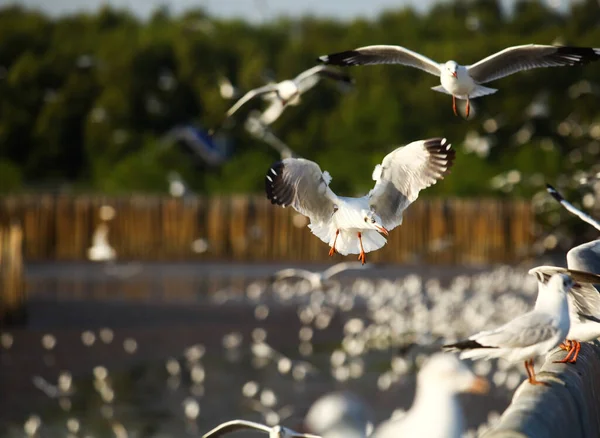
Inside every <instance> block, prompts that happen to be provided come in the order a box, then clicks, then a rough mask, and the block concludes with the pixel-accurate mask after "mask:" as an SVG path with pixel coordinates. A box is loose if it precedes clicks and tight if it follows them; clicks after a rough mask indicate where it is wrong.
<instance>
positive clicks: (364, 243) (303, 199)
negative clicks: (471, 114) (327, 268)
mask: <svg viewBox="0 0 600 438" xmlns="http://www.w3.org/2000/svg"><path fill="white" fill-rule="evenodd" d="M455 154H456V153H455V151H454V150H453V149H452V148H451V145H450V143H448V142H447V141H446V139H445V138H431V139H428V140H419V141H415V142H412V143H410V144H408V145H406V146H404V147H399V148H397V149H395V150H394V151H392V152H391V153H389V154H388V155H387V156H386V157H385V158H384V159H383V162H382V164H378V165H377V166H376V167H375V170H374V171H373V180H375V181H376V183H375V187H374V188H373V189H372V190H371V191H370V192H369V193H368V194H367V195H366V196H363V197H361V198H349V197H342V196H339V197H338V196H337V195H336V194H335V193H333V191H332V190H331V189H330V188H329V183H330V182H331V176H330V175H329V172H327V171H325V172H322V171H321V168H320V167H319V165H318V164H317V163H315V162H313V161H310V160H305V159H303V158H287V159H285V160H283V161H279V162H277V163H275V164H274V165H273V166H272V167H271V168H270V169H269V170H268V171H267V175H266V178H265V188H266V192H267V198H269V199H270V200H271V203H272V204H277V205H281V206H282V207H287V206H288V205H291V206H292V207H293V208H294V209H295V210H296V211H298V212H299V213H300V214H303V215H305V216H307V217H308V218H309V219H310V224H309V225H308V227H309V228H310V230H311V232H312V233H313V234H314V235H316V236H317V237H318V238H319V239H321V240H322V241H323V242H325V243H327V244H328V245H329V246H331V250H330V251H329V255H330V256H333V255H334V254H335V252H336V251H337V252H338V253H340V254H342V255H347V254H359V256H358V260H360V261H361V262H362V263H363V264H364V263H365V260H366V255H365V254H366V253H368V252H371V251H375V250H377V249H379V248H381V247H382V246H383V245H385V243H386V242H387V241H386V239H385V237H383V236H382V234H384V235H386V236H387V235H388V234H389V231H390V230H392V229H393V228H395V227H397V226H398V225H400V224H401V223H402V213H403V212H404V210H406V208H408V206H409V205H410V204H411V203H413V202H414V201H415V200H416V199H417V197H418V196H419V192H420V191H421V190H423V189H425V188H427V187H429V186H431V185H433V184H435V183H436V182H437V181H438V180H440V179H443V178H444V176H445V175H447V174H448V173H449V170H450V167H451V166H452V163H453V161H454V157H455Z"/></svg>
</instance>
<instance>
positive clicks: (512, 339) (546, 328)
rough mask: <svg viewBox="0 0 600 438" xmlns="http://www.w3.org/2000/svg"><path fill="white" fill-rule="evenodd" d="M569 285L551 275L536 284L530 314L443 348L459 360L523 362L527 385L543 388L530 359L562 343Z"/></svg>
mask: <svg viewBox="0 0 600 438" xmlns="http://www.w3.org/2000/svg"><path fill="white" fill-rule="evenodd" d="M573 285H574V282H573V280H572V279H571V277H569V276H568V275H565V274H557V275H554V276H552V278H550V280H549V281H548V283H547V284H543V283H538V297H537V301H536V302H535V307H534V309H533V310H532V311H530V312H528V313H525V314H524V315H521V316H518V317H517V318H515V319H513V320H512V321H510V322H508V323H506V324H504V325H503V326H501V327H499V328H497V329H495V330H487V331H483V332H480V333H477V334H475V335H473V336H471V337H470V338H469V339H468V340H466V341H461V342H457V343H456V344H452V345H445V346H444V348H445V349H450V350H459V351H461V354H460V357H461V359H465V358H471V359H480V358H485V359H492V358H497V357H502V358H504V359H506V360H507V361H508V362H511V363H514V362H518V361H524V362H525V369H526V370H527V375H528V376H529V383H531V384H532V385H546V383H544V382H540V381H539V380H537V379H536V378H535V370H534V368H533V359H534V358H535V357H536V356H540V355H542V354H546V353H548V352H549V351H550V350H552V349H553V348H554V347H556V346H558V345H560V344H561V342H562V341H563V340H565V339H566V337H567V334H568V333H569V328H570V320H569V305H568V300H567V292H569V290H570V289H571V288H572V287H573Z"/></svg>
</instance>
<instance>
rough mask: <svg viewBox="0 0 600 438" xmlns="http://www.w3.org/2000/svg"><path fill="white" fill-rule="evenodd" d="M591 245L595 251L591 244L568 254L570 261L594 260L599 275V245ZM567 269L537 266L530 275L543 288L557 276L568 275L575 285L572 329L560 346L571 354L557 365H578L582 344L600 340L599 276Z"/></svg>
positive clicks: (573, 288) (570, 312)
mask: <svg viewBox="0 0 600 438" xmlns="http://www.w3.org/2000/svg"><path fill="white" fill-rule="evenodd" d="M589 243H593V244H594V247H592V248H588V247H587V246H588V245H589V244H588V243H584V244H583V245H580V246H577V247H575V248H573V249H572V250H570V251H569V253H568V255H567V260H569V259H570V260H571V261H572V260H573V259H575V260H578V259H579V258H580V257H581V256H583V257H584V258H585V259H589V257H590V256H591V257H593V258H594V259H595V265H596V268H595V269H596V271H600V263H599V262H600V259H599V256H600V254H599V252H600V248H599V247H598V245H599V244H600V241H595V242H589ZM582 247H583V248H582ZM568 265H569V269H567V268H559V267H557V266H538V267H536V268H533V269H530V270H529V272H528V273H529V274H530V275H535V276H536V278H537V279H538V282H540V283H543V284H547V283H548V281H550V278H551V277H552V276H553V275H556V274H566V275H568V276H569V277H571V278H572V279H573V281H575V282H576V283H575V285H574V286H573V287H572V288H571V291H570V293H569V295H568V301H569V318H570V321H571V327H570V328H569V333H568V334H567V337H566V341H565V342H563V343H562V344H561V345H560V347H561V348H562V349H564V350H567V351H568V353H567V355H566V356H565V358H564V359H562V360H559V361H557V362H558V363H566V362H569V363H576V362H577V356H578V355H579V350H580V349H581V344H580V343H581V342H587V341H592V340H594V339H596V338H598V337H600V293H598V290H596V288H595V287H594V286H593V284H600V275H597V274H593V273H590V272H585V271H580V270H576V269H570V267H571V266H573V265H577V263H568ZM584 267H587V266H584ZM538 299H539V296H538Z"/></svg>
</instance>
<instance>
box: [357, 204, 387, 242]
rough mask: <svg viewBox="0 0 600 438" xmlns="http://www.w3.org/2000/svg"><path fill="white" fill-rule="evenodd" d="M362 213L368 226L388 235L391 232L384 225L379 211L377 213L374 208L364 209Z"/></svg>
mask: <svg viewBox="0 0 600 438" xmlns="http://www.w3.org/2000/svg"><path fill="white" fill-rule="evenodd" d="M362 213H363V217H364V220H365V224H366V225H367V228H371V229H374V230H377V231H379V232H380V233H382V234H385V235H386V236H387V235H389V234H390V233H389V232H388V230H387V229H386V228H385V227H384V226H383V225H381V218H380V217H379V215H378V214H377V213H375V212H374V211H373V210H363V212H362Z"/></svg>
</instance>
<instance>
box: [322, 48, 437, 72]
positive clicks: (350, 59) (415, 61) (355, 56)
mask: <svg viewBox="0 0 600 438" xmlns="http://www.w3.org/2000/svg"><path fill="white" fill-rule="evenodd" d="M319 61H321V62H323V63H325V64H331V65H344V66H347V65H370V64H402V65H406V66H408V67H414V68H418V69H420V70H424V71H426V72H427V73H430V74H432V75H434V76H440V74H441V70H440V65H439V64H438V63H437V62H435V61H433V60H432V59H429V58H428V57H426V56H423V55H421V54H420V53H417V52H413V51H412V50H409V49H407V48H405V47H402V46H366V47H360V48H358V49H355V50H347V51H345V52H338V53H332V54H331V55H325V56H321V57H319Z"/></svg>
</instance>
